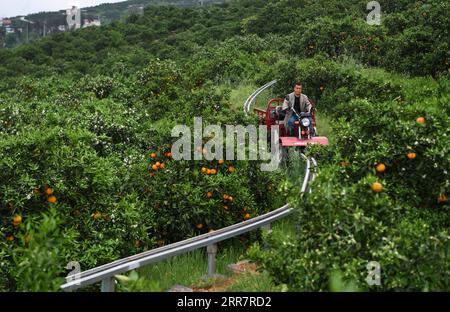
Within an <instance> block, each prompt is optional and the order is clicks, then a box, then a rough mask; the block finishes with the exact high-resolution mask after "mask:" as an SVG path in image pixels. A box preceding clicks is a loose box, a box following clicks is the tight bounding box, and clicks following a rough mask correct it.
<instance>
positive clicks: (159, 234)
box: [0, 0, 450, 291]
mask: <svg viewBox="0 0 450 312" xmlns="http://www.w3.org/2000/svg"><path fill="white" fill-rule="evenodd" d="M324 4H327V5H324ZM324 4H320V5H319V4H318V3H316V1H234V2H231V3H229V4H224V5H221V6H214V7H208V8H199V9H193V8H184V9H181V8H172V7H158V8H155V9H152V10H150V9H147V10H145V12H144V14H143V15H142V16H138V15H133V16H131V17H129V18H128V20H127V21H126V22H124V23H119V22H117V23H112V24H111V25H108V26H106V27H100V28H87V29H82V30H79V31H75V32H71V33H66V34H61V35H58V36H53V37H48V38H45V39H43V40H40V41H37V42H34V43H33V44H29V45H23V46H20V47H17V48H14V49H2V50H0V75H1V76H2V77H3V78H2V79H1V80H0V172H1V173H0V217H1V219H0V220H1V222H0V237H1V238H2V239H1V240H0V289H1V290H9V291H11V290H57V289H58V287H59V285H60V284H61V281H62V279H63V277H64V276H65V275H67V273H68V272H67V270H66V269H65V266H66V264H67V263H68V262H69V261H73V260H76V261H79V262H80V264H81V268H82V269H83V270H84V269H87V268H91V267H94V266H97V265H100V264H102V263H106V262H110V261H113V260H115V259H118V258H120V257H124V256H128V255H131V254H135V253H138V252H140V251H143V250H146V249H151V248H154V247H156V246H161V245H164V244H167V243H169V242H173V241H178V240H181V239H184V238H186V237H189V236H193V235H197V234H200V233H205V232H207V231H210V230H214V229H218V228H221V227H224V226H226V225H229V224H232V223H236V222H238V221H242V220H245V219H248V218H251V217H253V216H255V215H258V214H262V213H264V212H266V211H268V210H270V209H273V208H276V207H279V206H280V205H281V204H284V203H285V200H286V198H285V197H286V195H287V194H286V193H285V192H283V191H282V190H280V189H279V188H278V186H279V185H285V184H284V183H282V182H283V180H284V177H283V176H282V174H281V172H274V173H267V172H262V171H261V170H260V167H259V162H254V161H251V162H248V161H240V162H236V161H230V160H226V161H174V160H173V159H172V157H171V156H172V155H171V154H170V147H171V144H172V143H173V140H174V138H172V137H171V130H172V128H173V127H174V126H175V125H177V124H186V125H188V126H192V123H193V116H201V117H203V121H204V123H205V124H221V125H225V124H241V125H246V124H251V123H256V118H254V117H251V116H246V115H244V114H243V113H242V112H240V111H236V110H233V109H232V107H237V106H238V105H239V104H240V103H231V102H230V92H231V89H230V88H238V87H239V86H240V84H241V83H248V84H249V85H261V84H262V83H266V82H267V81H270V80H272V79H275V78H276V79H278V80H279V83H278V84H277V86H276V88H275V90H274V92H275V94H276V95H277V96H283V95H284V94H286V92H288V91H289V89H290V87H289V86H290V85H291V84H292V83H293V82H294V81H295V80H296V79H301V80H302V81H303V82H304V90H305V93H306V94H308V95H309V96H310V97H311V98H313V99H314V100H315V101H316V102H317V103H318V109H319V110H322V111H323V112H326V113H327V114H329V115H330V116H331V117H332V118H333V120H334V123H335V127H334V130H333V131H335V132H336V137H337V138H338V139H337V142H336V144H335V146H333V147H332V148H331V149H325V150H322V149H319V150H315V149H314V150H313V151H314V153H317V158H318V160H319V161H320V163H321V168H322V169H321V172H320V174H319V175H318V177H317V180H316V185H315V186H314V187H315V192H314V193H313V194H311V196H308V197H307V198H306V207H305V209H304V210H301V212H300V215H299V218H300V221H301V224H304V227H303V229H302V232H301V233H299V237H297V238H295V239H292V240H291V239H290V238H289V242H292V244H293V245H290V244H282V243H279V241H277V244H275V245H276V246H274V248H273V249H272V251H268V252H269V253H268V254H264V253H263V254H259V255H258V256H255V257H257V258H258V257H259V258H258V259H259V260H260V261H261V263H263V264H265V265H266V268H267V270H269V271H270V272H271V273H273V275H274V277H275V278H276V280H277V281H278V282H280V283H287V284H288V285H289V287H290V288H291V289H314V290H318V289H324V288H326V286H325V285H326V279H327V278H328V273H329V271H330V270H331V268H333V269H336V270H340V271H342V272H343V274H344V275H345V277H346V278H348V279H351V280H357V281H358V282H359V283H360V281H361V280H362V279H361V278H362V275H363V274H364V272H365V271H364V272H363V273H361V272H362V271H361V270H360V268H361V267H362V266H364V265H365V263H366V262H367V261H368V259H370V260H372V259H375V260H378V261H380V263H381V264H382V265H383V266H385V269H383V270H386V274H387V277H389V278H391V280H390V281H389V280H386V284H385V287H386V288H387V289H440V290H442V289H448V279H447V280H445V277H446V275H444V274H442V272H444V273H445V272H447V271H446V270H448V261H447V263H446V262H445V259H446V258H445V257H448V253H446V251H445V248H444V247H445V246H448V200H447V197H448V195H449V191H448V174H447V172H446V171H445V170H447V169H448V168H449V159H448V147H449V146H448V129H449V127H448V116H449V106H448V103H449V99H448V94H449V92H448V91H449V90H448V88H449V85H448V75H449V74H448V71H447V68H448V60H449V57H448V53H449V52H448V51H449V50H448V42H449V40H448V32H447V30H448V29H449V28H450V27H448V26H449V23H448V16H446V15H445V14H441V12H445V11H446V10H447V9H448V8H447V6H448V3H447V2H440V1H424V2H418V1H416V2H407V1H400V2H398V1H396V2H393V1H386V2H384V4H382V6H383V7H384V9H383V10H385V11H384V12H385V22H384V23H383V24H382V25H381V26H379V27H378V26H368V25H367V24H366V23H365V17H366V13H367V12H365V6H366V3H365V2H364V3H363V2H362V1H361V2H357V3H354V2H351V1H344V2H342V1H339V2H338V1H332V0H329V1H325V2H324ZM293 7H294V8H295V9H293ZM324 8H329V10H325V9H324ZM271 10H272V11H273V10H276V12H277V13H278V15H277V14H272V15H270V14H269V12H271ZM447 11H448V10H447ZM424 13H425V15H424ZM287 20H289V21H293V22H292V25H291V26H289V25H290V23H288V22H285V21H287ZM297 21H299V22H297ZM301 21H304V22H303V23H302V22H301ZM265 25H271V26H270V27H269V26H268V27H269V28H267V29H265V31H264V32H262V30H264V27H266V26H265ZM319 30H320V31H319ZM299 33H300V34H301V36H299V35H298V34H299ZM297 36H299V37H297ZM371 65H372V66H374V65H376V66H381V67H384V68H385V69H386V70H387V71H384V70H378V69H374V68H371V69H365V66H371ZM388 71H391V72H395V71H398V72H400V73H401V74H396V73H388ZM405 73H406V74H412V75H427V76H433V78H432V77H417V78H410V79H409V78H407V77H405V76H404V75H403V74H405ZM204 139H205V140H208V137H205V138H204ZM194 148H200V150H201V147H194ZM381 164H383V165H384V170H382V169H378V171H377V168H383V167H382V166H380V165H381ZM339 165H341V166H339ZM446 168H447V169H446ZM376 183H379V184H376ZM283 189H284V188H283ZM295 189H297V188H295ZM274 190H277V191H274ZM324 194H325V195H324ZM295 195H298V194H295ZM325 199H326V202H325ZM302 200H303V198H302ZM291 201H292V202H293V203H299V202H298V201H299V199H298V196H293V198H292V200H291ZM299 206H300V204H299ZM373 233H375V234H373ZM335 234H336V235H335ZM380 237H381V238H380ZM282 239H283V241H288V239H286V238H284V237H283V238H282ZM324 242H325V243H324ZM316 250H318V251H316ZM285 255H291V257H292V258H289V257H290V256H289V257H288V256H285ZM324 255H326V257H325V256H324ZM321 259H322V260H321ZM272 260H273V261H272ZM284 261H289V265H284V264H287V262H284ZM321 261H322V262H321ZM364 261H366V262H364ZM383 261H384V262H383ZM270 263H273V264H274V266H273V267H271V266H270ZM317 263H319V264H317ZM278 264H280V265H278ZM275 265H277V266H275ZM403 266H404V267H406V268H408V269H410V271H413V272H414V273H413V274H412V275H411V276H407V275H406V273H402V272H404V271H402V269H400V268H402V267H403ZM280 267H281V269H279V268H280ZM436 267H439V268H442V269H440V270H438V271H436V269H434V268H436ZM43 268H46V270H43ZM418 268H419V269H418ZM421 272H422V273H421ZM436 272H438V273H439V274H438V273H436ZM297 273H299V274H297ZM292 276H299V278H300V280H297V279H293V278H292ZM305 276H308V278H309V277H311V279H308V280H301V279H302V278H304V277H305ZM446 281H447V282H446Z"/></svg>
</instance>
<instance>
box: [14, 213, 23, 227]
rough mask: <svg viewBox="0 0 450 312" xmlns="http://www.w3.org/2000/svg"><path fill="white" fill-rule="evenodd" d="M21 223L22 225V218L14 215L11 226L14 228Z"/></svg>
mask: <svg viewBox="0 0 450 312" xmlns="http://www.w3.org/2000/svg"><path fill="white" fill-rule="evenodd" d="M21 223H22V216H21V215H17V214H16V215H15V216H14V217H13V225H14V226H18V225H19V224H21Z"/></svg>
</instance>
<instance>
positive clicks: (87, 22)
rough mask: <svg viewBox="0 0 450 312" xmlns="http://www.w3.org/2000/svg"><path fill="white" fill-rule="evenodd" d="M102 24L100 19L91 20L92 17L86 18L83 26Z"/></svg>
mask: <svg viewBox="0 0 450 312" xmlns="http://www.w3.org/2000/svg"><path fill="white" fill-rule="evenodd" d="M101 25H102V23H101V22H100V20H99V19H93V20H91V19H87V18H85V19H84V23H83V28H86V27H91V26H101Z"/></svg>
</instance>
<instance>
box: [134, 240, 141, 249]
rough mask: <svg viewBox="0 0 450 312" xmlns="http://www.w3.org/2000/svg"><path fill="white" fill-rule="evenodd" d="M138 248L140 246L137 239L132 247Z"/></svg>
mask: <svg viewBox="0 0 450 312" xmlns="http://www.w3.org/2000/svg"><path fill="white" fill-rule="evenodd" d="M140 246H141V241H140V240H138V239H137V240H135V241H134V247H137V248H138V247H140Z"/></svg>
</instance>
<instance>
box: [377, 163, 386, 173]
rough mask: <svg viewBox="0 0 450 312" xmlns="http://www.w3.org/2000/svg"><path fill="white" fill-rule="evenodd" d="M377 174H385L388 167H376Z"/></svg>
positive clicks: (379, 165)
mask: <svg viewBox="0 0 450 312" xmlns="http://www.w3.org/2000/svg"><path fill="white" fill-rule="evenodd" d="M376 170H377V172H379V173H383V172H384V171H385V170H386V166H385V165H384V164H381V163H380V164H378V165H377V167H376Z"/></svg>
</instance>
